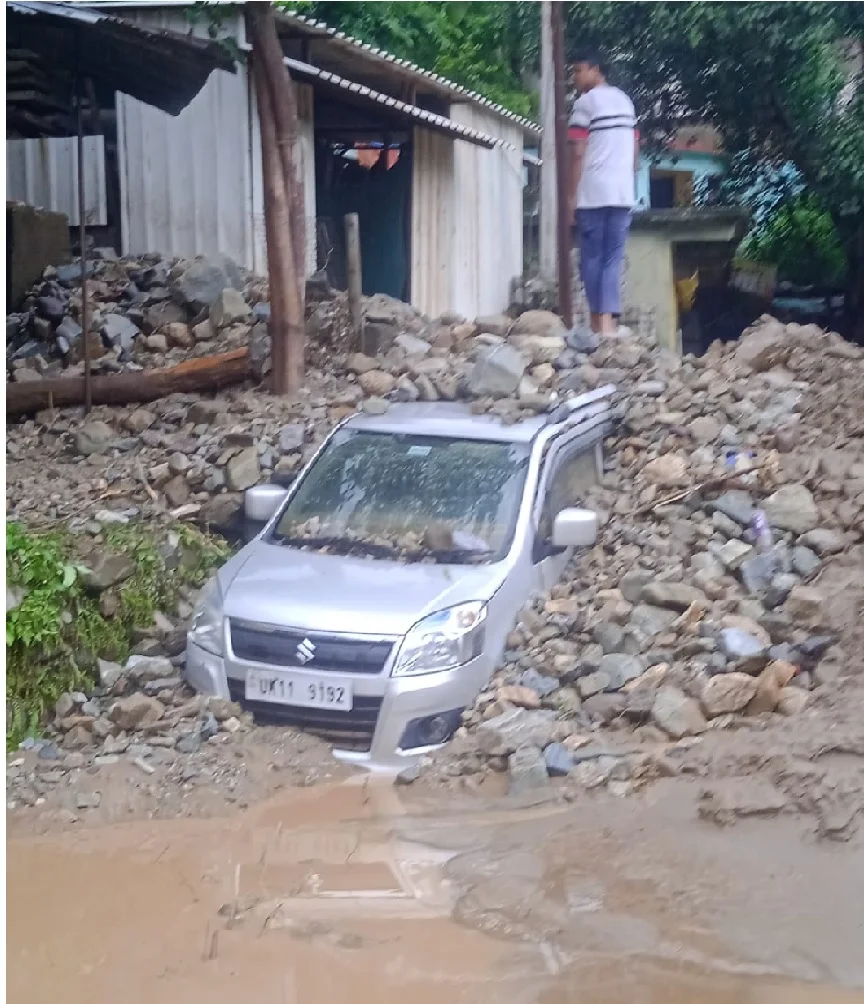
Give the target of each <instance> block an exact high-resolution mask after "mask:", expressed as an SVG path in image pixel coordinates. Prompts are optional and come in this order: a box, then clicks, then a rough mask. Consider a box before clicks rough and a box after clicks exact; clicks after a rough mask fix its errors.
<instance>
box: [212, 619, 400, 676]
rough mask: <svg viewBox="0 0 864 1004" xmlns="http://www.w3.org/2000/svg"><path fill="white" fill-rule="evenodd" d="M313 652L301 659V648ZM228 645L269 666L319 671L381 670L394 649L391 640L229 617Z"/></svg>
mask: <svg viewBox="0 0 864 1004" xmlns="http://www.w3.org/2000/svg"><path fill="white" fill-rule="evenodd" d="M310 642H311V644H312V645H313V646H314V655H313V657H312V658H311V659H308V658H307V659H306V661H305V662H304V661H303V654H302V651H301V648H305V651H306V652H307V653H308V652H309V651H310V649H309V648H308V645H309V643H310ZM231 648H232V649H233V651H234V655H235V656H236V657H237V658H238V659H242V660H245V661H248V662H261V663H265V664H266V665H268V666H282V667H283V668H290V667H296V668H299V669H314V670H317V671H318V672H322V673H370V674H372V673H380V672H381V670H382V669H383V668H384V666H385V665H386V664H387V660H388V659H389V658H390V652H391V651H392V649H393V642H391V641H386V640H385V641H364V640H363V639H362V638H361V639H358V638H343V637H340V636H339V635H332V634H318V633H316V632H311V633H310V632H306V631H298V630H296V629H294V628H276V629H273V630H265V629H264V628H261V627H256V626H255V625H251V624H246V623H244V622H243V621H236V620H232V621H231Z"/></svg>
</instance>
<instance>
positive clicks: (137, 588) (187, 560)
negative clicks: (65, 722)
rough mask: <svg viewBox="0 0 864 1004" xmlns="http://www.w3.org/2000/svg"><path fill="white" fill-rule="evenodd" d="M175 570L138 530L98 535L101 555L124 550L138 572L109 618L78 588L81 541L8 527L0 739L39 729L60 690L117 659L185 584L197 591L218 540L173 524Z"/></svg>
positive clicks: (216, 554) (217, 554)
mask: <svg viewBox="0 0 864 1004" xmlns="http://www.w3.org/2000/svg"><path fill="white" fill-rule="evenodd" d="M173 532H174V533H176V534H177V537H178V540H179V545H178V547H177V548H176V552H175V553H176V554H177V555H178V561H177V566H178V567H177V568H176V569H173V568H169V567H168V564H167V562H166V558H165V556H164V554H163V551H162V549H161V548H160V543H159V540H158V539H157V538H156V537H155V536H154V534H153V533H152V532H151V531H149V530H148V529H147V528H146V527H145V526H143V525H142V524H129V525H117V526H109V527H106V528H105V529H104V531H103V534H102V537H103V544H102V545H101V546H104V547H105V548H106V549H107V550H109V551H112V552H115V553H118V554H125V555H127V556H129V557H131V558H132V559H133V561H134V562H135V567H136V571H135V573H134V574H133V575H132V577H131V578H129V579H128V580H126V582H124V583H123V584H122V585H121V586H119V588H118V589H117V591H116V592H117V597H118V600H119V606H118V610H117V613H116V614H115V615H114V616H113V617H106V616H105V615H104V614H103V613H102V610H101V607H100V600H99V596H98V595H96V594H94V593H92V592H89V591H88V590H86V589H85V588H84V585H83V581H82V576H81V570H82V565H83V562H82V560H81V559H80V558H79V557H78V556H77V555H76V543H78V542H79V539H78V538H76V537H75V536H74V535H72V534H69V533H68V532H66V531H65V530H63V529H55V530H52V531H49V532H35V531H32V532H31V531H28V530H26V529H25V528H24V527H22V526H21V525H20V524H18V523H8V524H7V527H6V582H7V590H11V592H12V594H13V596H15V598H16V599H17V600H18V602H17V605H16V606H15V607H14V609H12V610H10V611H8V613H7V614H6V735H7V745H9V746H12V747H14V746H15V745H16V744H17V743H18V742H19V741H20V740H21V738H22V737H23V736H25V735H27V734H32V733H34V732H36V731H38V729H39V727H40V725H41V724H42V722H43V721H44V718H45V716H46V714H47V713H48V712H49V711H50V709H51V708H52V707H53V705H54V704H55V703H56V701H57V699H58V698H59V697H60V695H61V694H63V693H65V692H66V691H68V690H80V689H85V688H86V687H88V686H92V685H93V684H94V683H95V667H96V660H97V658H104V659H115V660H123V659H126V658H127V656H128V655H129V651H130V649H131V647H132V641H133V636H134V632H135V631H136V629H141V628H146V627H149V626H150V625H151V624H152V622H153V615H154V614H155V613H156V612H157V611H159V610H161V611H165V612H170V611H172V610H173V609H174V608H175V606H176V602H177V598H178V592H179V589H180V587H181V586H183V585H192V586H199V585H201V584H203V582H204V581H205V579H206V578H207V576H208V575H209V574H210V572H211V571H212V570H213V569H214V568H215V567H216V566H218V565H220V564H221V563H222V562H223V561H225V559H226V558H227V557H228V554H229V551H228V548H227V546H226V545H225V544H224V542H222V541H219V540H216V539H215V538H211V537H207V536H205V535H204V534H202V533H199V532H198V531H196V530H194V529H193V528H191V527H186V526H183V527H180V528H178V529H175V530H174V531H173Z"/></svg>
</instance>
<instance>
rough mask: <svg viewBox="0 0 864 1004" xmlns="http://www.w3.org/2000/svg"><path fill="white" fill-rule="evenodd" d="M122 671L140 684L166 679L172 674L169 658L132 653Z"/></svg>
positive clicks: (172, 669) (172, 668)
mask: <svg viewBox="0 0 864 1004" xmlns="http://www.w3.org/2000/svg"><path fill="white" fill-rule="evenodd" d="M124 672H125V673H127V674H128V676H129V678H130V679H131V680H134V682H135V683H137V684H139V685H141V684H144V683H149V682H151V681H152V680H166V679H168V678H170V677H171V676H173V675H174V667H173V666H172V665H171V660H170V659H167V658H165V657H164V656H159V655H133V656H131V657H130V659H129V661H128V662H127V663H126V666H125V669H124Z"/></svg>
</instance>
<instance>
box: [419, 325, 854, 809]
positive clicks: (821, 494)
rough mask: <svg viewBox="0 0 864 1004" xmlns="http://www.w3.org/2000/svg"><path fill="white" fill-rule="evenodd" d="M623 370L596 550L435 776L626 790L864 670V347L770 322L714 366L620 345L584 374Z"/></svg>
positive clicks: (715, 350)
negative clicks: (663, 763)
mask: <svg viewBox="0 0 864 1004" xmlns="http://www.w3.org/2000/svg"><path fill="white" fill-rule="evenodd" d="M613 366H614V367H616V368H617V369H618V370H619V372H618V373H617V374H616V375H615V382H616V383H617V384H618V385H619V388H620V389H621V391H622V394H623V396H624V404H625V407H626V415H625V417H624V420H623V424H622V427H621V430H620V434H619V435H618V436H617V437H616V438H615V439H614V440H613V441H612V442H611V443H609V453H608V458H607V461H608V462H607V472H606V474H605V476H604V478H603V479H602V481H601V483H600V484H599V485H597V486H596V487H595V488H594V489H593V490H592V491H591V492H590V494H589V497H588V498H586V499H585V500H584V501H585V502H586V503H587V505H588V506H589V507H591V508H593V509H595V510H597V511H598V512H599V513H601V519H602V522H603V527H602V530H601V535H600V541H599V543H598V545H597V546H596V547H595V548H594V549H593V550H592V551H591V552H590V553H589V554H588V555H586V556H583V557H582V558H581V559H579V560H578V561H576V562H575V563H574V565H573V566H572V568H571V569H570V571H569V574H568V575H567V576H565V579H564V581H563V582H562V583H561V584H559V585H558V586H556V587H555V588H554V589H553V590H552V592H551V593H550V594H549V595H548V596H544V597H539V598H537V599H536V600H535V601H534V602H533V603H532V605H531V606H530V607H529V608H528V609H527V610H526V611H525V612H524V613H523V616H522V618H521V622H520V625H519V627H518V629H517V630H516V631H514V632H513V633H512V634H511V636H510V638H509V639H508V642H507V650H506V653H505V658H504V664H503V665H502V667H501V668H500V670H499V671H498V672H497V673H496V675H495V678H494V680H493V681H492V683H491V685H490V686H489V688H488V689H487V690H486V691H485V692H484V693H483V694H481V695H480V697H479V699H478V701H477V703H476V705H475V707H474V708H473V709H471V710H469V711H467V712H466V713H465V715H464V727H463V728H462V729H461V730H460V732H459V734H458V735H457V738H456V740H455V741H454V743H453V744H452V745H451V747H449V748H448V749H447V750H445V751H444V752H443V753H441V754H439V755H438V756H436V757H434V758H432V760H431V762H430V763H429V764H428V765H427V768H428V772H429V774H430V775H435V776H439V777H440V776H442V775H443V776H445V777H446V776H452V775H459V776H461V775H465V774H474V773H477V772H485V771H489V770H494V771H502V770H509V773H510V778H511V785H512V786H513V788H514V789H515V790H520V789H521V788H523V787H526V786H527V787H533V786H535V785H536V784H538V783H539V782H541V781H545V780H546V778H547V777H548V776H550V775H551V776H555V775H568V776H570V777H573V778H576V779H577V780H579V781H581V782H582V783H583V784H585V785H587V786H589V787H590V786H592V785H595V784H600V783H612V784H618V785H623V786H625V787H626V786H630V785H632V784H633V782H634V780H635V779H638V778H639V777H640V776H643V775H644V774H645V773H646V772H648V773H650V772H651V771H656V770H657V769H660V768H658V756H657V754H658V751H662V750H668V748H669V746H670V744H674V743H683V744H684V745H685V746H686V745H687V744H690V743H692V742H694V741H698V740H696V739H695V737H700V736H702V735H703V734H704V733H706V731H708V730H716V729H720V728H724V727H732V726H737V727H740V726H741V725H743V724H747V725H748V726H750V725H754V724H755V725H757V726H758V725H765V724H766V723H767V718H766V716H771V715H774V714H775V713H777V714H779V715H781V716H791V715H798V714H800V713H801V712H802V711H804V709H805V708H807V707H808V705H810V704H811V702H814V703H816V704H818V702H819V700H820V699H821V696H822V695H823V694H824V693H825V691H826V690H831V689H832V688H834V687H835V686H836V684H837V680H838V678H839V677H840V676H842V675H843V674H848V673H853V672H855V671H856V670H858V669H861V668H862V659H861V651H862V649H861V641H862V640H864V638H862V631H861V625H860V610H861V609H862V607H864V547H862V546H861V541H862V539H864V414H862V411H861V409H860V406H859V403H858V395H859V394H860V387H861V385H862V383H861V381H862V379H864V350H862V349H860V348H858V347H856V346H853V345H850V344H848V343H846V342H844V341H843V340H842V339H841V338H840V337H839V336H837V335H833V334H828V333H825V332H822V331H821V330H820V329H818V328H815V327H813V326H809V327H801V326H799V325H794V324H790V325H785V326H784V325H780V324H778V323H777V322H776V321H774V320H773V319H771V318H762V319H761V320H760V322H759V323H758V324H757V325H755V326H754V328H753V329H752V330H749V331H747V332H745V334H744V336H743V337H742V339H741V340H740V341H739V342H738V343H732V344H729V345H726V346H721V345H715V346H713V347H712V348H711V350H710V351H709V352H708V354H707V355H706V356H704V357H701V358H691V357H688V358H685V359H683V360H681V359H676V358H673V357H672V356H669V355H666V354H665V353H663V352H658V351H656V350H653V349H652V348H651V347H650V346H649V345H647V344H646V343H644V342H641V341H639V340H638V339H635V338H629V337H625V338H619V339H604V341H603V343H602V344H601V345H600V346H599V348H598V349H597V351H595V352H594V353H593V354H592V356H591V360H590V362H589V363H587V364H585V365H583V366H582V367H581V369H580V377H581V378H582V379H583V380H586V378H587V380H586V382H590V381H591V380H592V379H593V376H592V373H591V370H593V369H598V368H600V367H613ZM586 371H588V372H587V373H586ZM757 510H761V511H762V512H763V513H764V517H765V520H766V521H767V525H768V527H769V528H770V540H769V539H768V536H767V534H766V533H765V531H764V528H762V527H760V525H759V520H758V519H757V520H754V516H755V514H756V512H757ZM754 530H755V531H756V532H754Z"/></svg>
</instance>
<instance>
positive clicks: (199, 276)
mask: <svg viewBox="0 0 864 1004" xmlns="http://www.w3.org/2000/svg"><path fill="white" fill-rule="evenodd" d="M242 288H243V277H242V275H241V274H240V269H239V268H237V266H236V264H235V263H234V262H233V261H232V260H231V259H230V258H229V257H228V256H227V255H210V256H209V257H207V258H196V259H195V260H194V261H192V262H191V263H189V264H188V265H187V266H186V268H185V269H183V270H182V271H181V272H180V273H179V274H178V275H177V276H176V277H175V278H174V280H173V282H172V292H173V295H174V298H175V299H176V300H178V302H179V303H181V304H184V305H186V306H189V307H190V308H192V309H193V310H201V309H203V308H205V307H211V306H212V305H213V304H214V303H216V301H217V300H218V299H219V297H220V295H221V293H222V290H223V289H242Z"/></svg>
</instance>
